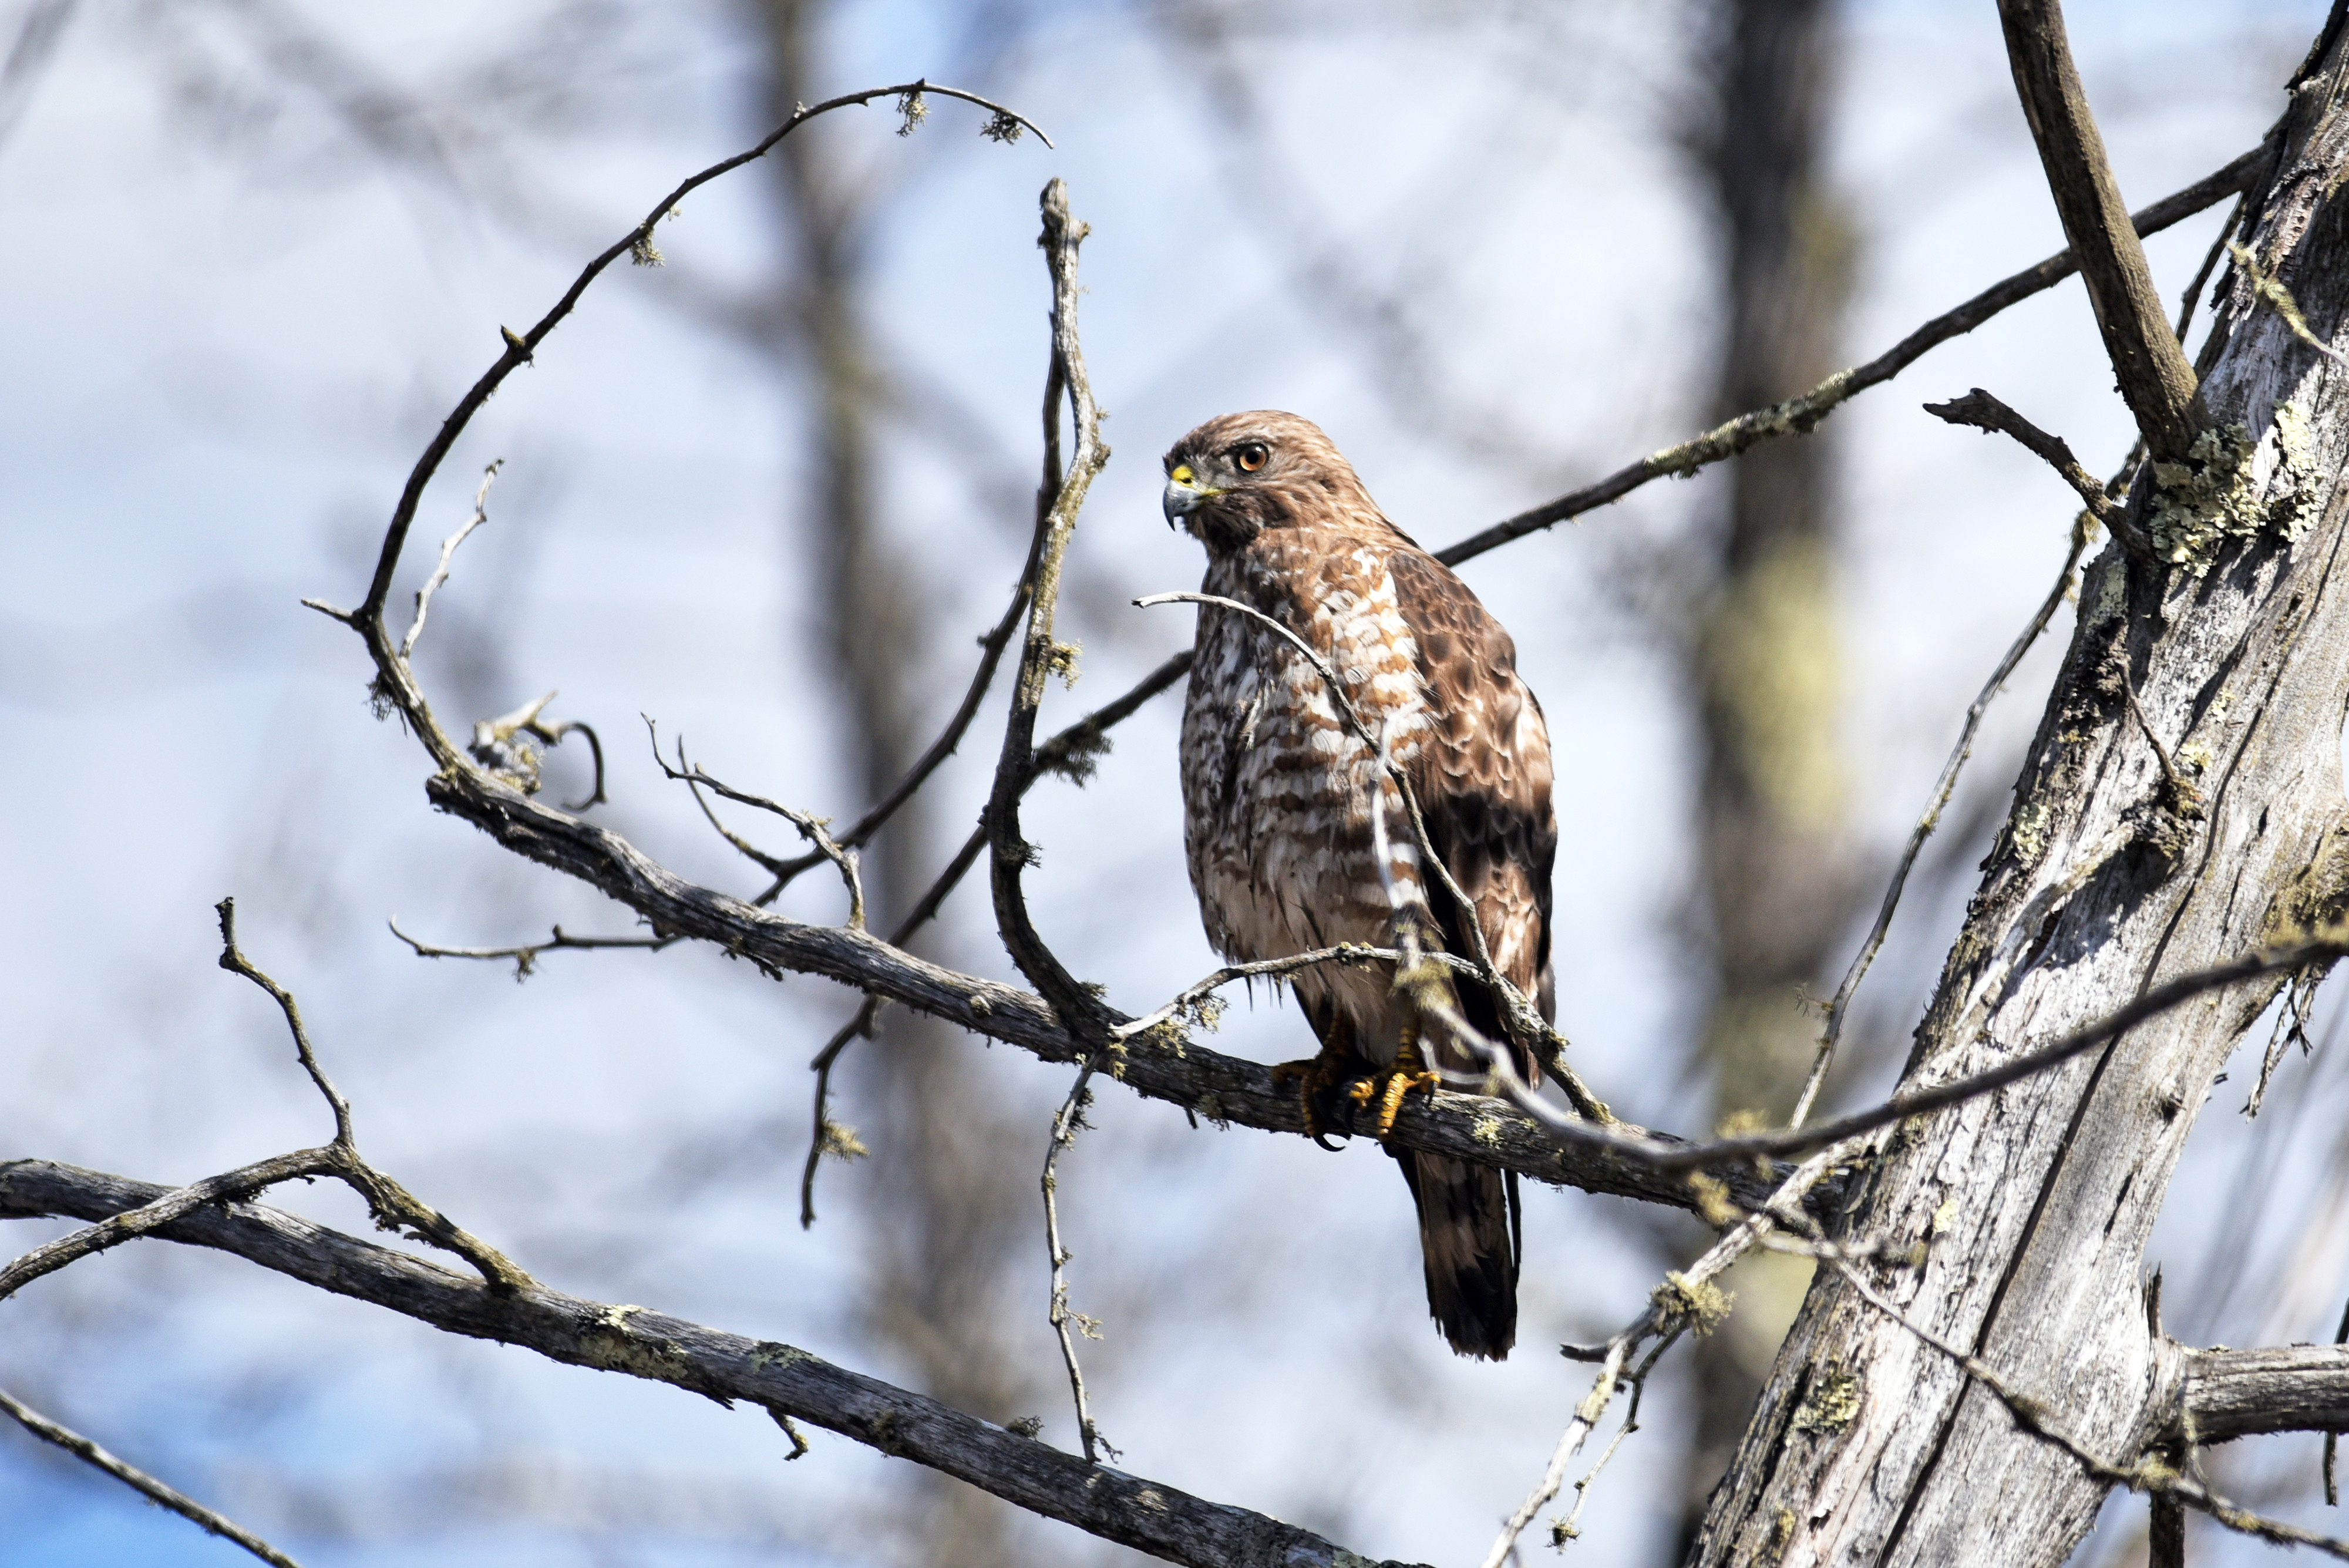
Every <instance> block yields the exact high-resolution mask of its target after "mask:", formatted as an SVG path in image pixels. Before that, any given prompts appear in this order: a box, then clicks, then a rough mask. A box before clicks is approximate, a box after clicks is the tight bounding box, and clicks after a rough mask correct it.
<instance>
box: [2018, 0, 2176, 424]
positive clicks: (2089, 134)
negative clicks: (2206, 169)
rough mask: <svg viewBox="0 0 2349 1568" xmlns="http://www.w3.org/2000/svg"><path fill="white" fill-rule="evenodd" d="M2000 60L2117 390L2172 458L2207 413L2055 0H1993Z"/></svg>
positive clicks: (2060, 7) (2061, 13)
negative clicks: (2002, 48)
mask: <svg viewBox="0 0 2349 1568" xmlns="http://www.w3.org/2000/svg"><path fill="white" fill-rule="evenodd" d="M1998 17H1999V22H2000V24H2001V26H2002V28H2003V30H2004V32H2005V34H2006V57H2007V63H2008V64H2009V65H2011V66H2012V67H2013V69H2014V88H2015V93H2016V96H2017V97H2019V98H2020V99H2022V100H2023V118H2024V119H2027V120H2029V121H2030V122H2031V135H2032V139H2033V140H2035V141H2037V142H2038V144H2039V160H2040V161H2041V162H2042V163H2043V164H2044V165H2045V166H2046V170H2047V187H2048V189H2049V190H2050V191H2051V192H2054V197H2055V211H2056V213H2058V214H2059V215H2060V216H2061V217H2062V218H2063V220H2064V238H2065V239H2066V240H2069V241H2070V242H2071V244H2072V254H2074V255H2075V256H2077V257H2079V258H2080V276H2081V280H2082V281H2083V282H2085V284H2086V285H2087V286H2088V302H2089V304H2090V305H2092V306H2094V307H2095V313H2096V326H2097V327H2099V328H2100V329H2101V330H2102V331H2103V333H2104V337H2105V352H2106V354H2107V355H2108V356H2110V358H2111V359H2112V362H2113V372H2114V374H2115V376H2116V377H2117V378H2118V379H2119V381H2120V389H2121V396H2122V397H2123V398H2124V399H2126V400H2127V402H2128V406H2129V411H2130V412H2131V413H2133V414H2135V415H2136V416H2137V428H2138V429H2139V430H2141V431H2144V432H2145V440H2146V445H2147V447H2148V448H2150V449H2151V450H2152V452H2153V455H2154V456H2155V457H2157V458H2159V459H2162V460H2164V461H2166V462H2180V461H2182V460H2183V459H2184V458H2185V456H2186V449H2187V448H2188V447H2189V446H2191V445H2192V444H2193V441H2194V437H2195V435H2196V433H2197V432H2198V431H2199V430H2200V429H2201V427H2202V425H2203V424H2204V422H2205V421H2204V420H2203V418H2202V416H2201V414H2200V412H2199V410H2198V408H2197V406H2196V404H2195V401H2194V389H2195V377H2194V367H2193V366H2191V365H2189V364H2188V363H2187V361H2186V351H2185V350H2184V349H2183V348H2179V347H2178V337H2177V335H2176V334H2175V333H2174V332H2173V331H2172V330H2171V328H2170V326H2169V319H2168V313H2167V312H2165V311H2164V310H2163V309H2162V306H2161V297H2160V296H2159V295H2158V294H2157V293H2155V292H2154V286H2153V269H2152V267H2151V266H2150V265H2147V262H2146V259H2145V246H2144V245H2143V244H2140V243H2139V242H2138V239H2137V230H2136V229H2135V228H2134V227H2133V226H2132V224H2131V223H2130V219H2129V213H2128V209H2127V207H2126V206H2124V205H2122V203H2121V190H2120V185H2119V183H2118V182H2116V180H2114V178H2113V170H2112V164H2111V163H2110V162H2109V161H2107V160H2106V157H2105V143H2104V139H2103V138H2102V137H2100V136H2099V135H2097V134H2096V120H2095V115H2093V114H2092V113H2090V112H2089V109H2088V99H2087V94H2086V93H2085V92H2084V91H2083V90H2082V89H2081V87H2080V73H2079V70H2078V69H2077V68H2076V67H2075V66H2074V65H2073V64H2072V46H2071V41H2070V40H2069V39H2068V38H2066V37H2065V36H2064V7H2063V5H2062V4H2061V0H1999V5H1998Z"/></svg>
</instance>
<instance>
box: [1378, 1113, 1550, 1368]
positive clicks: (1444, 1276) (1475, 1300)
mask: <svg viewBox="0 0 2349 1568" xmlns="http://www.w3.org/2000/svg"><path fill="white" fill-rule="evenodd" d="M1393 1153H1394V1158H1395V1163H1396V1164H1398V1165H1400V1166H1402V1175H1403V1179H1404V1180H1405V1181H1407V1182H1409V1183H1410V1184H1411V1192H1412V1197H1413V1199H1416V1200H1417V1202H1418V1205H1419V1246H1420V1255H1421V1258H1422V1260H1423V1262H1424V1263H1425V1264H1426V1270H1427V1310H1428V1312H1429V1313H1430V1314H1432V1315H1433V1317H1434V1319H1435V1322H1436V1325H1437V1326H1438V1327H1439V1328H1441V1329H1442V1330H1443V1331H1444V1338H1445V1340H1447V1341H1449V1342H1450V1344H1451V1345H1452V1348H1453V1349H1454V1350H1455V1351H1457V1352H1458V1353H1459V1354H1461V1355H1474V1356H1478V1357H1481V1358H1482V1359H1484V1360H1486V1361H1506V1359H1508V1355H1509V1347H1510V1346H1511V1345H1515V1344H1516V1338H1517V1262H1518V1257H1519V1249H1520V1242H1519V1241H1518V1236H1519V1231H1518V1209H1517V1179H1516V1173H1515V1172H1514V1171H1512V1172H1508V1173H1506V1175H1505V1174H1504V1173H1503V1172H1501V1171H1497V1170H1494V1169H1492V1168H1489V1167H1487V1166H1481V1165H1469V1164H1466V1163H1464V1162H1463V1161H1461V1160H1456V1159H1446V1158H1444V1157H1443V1156H1441V1155H1433V1154H1421V1153H1417V1152H1414V1151H1410V1150H1403V1149H1397V1150H1394V1151H1393Z"/></svg>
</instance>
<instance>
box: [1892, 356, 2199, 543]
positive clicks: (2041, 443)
mask: <svg viewBox="0 0 2349 1568" xmlns="http://www.w3.org/2000/svg"><path fill="white" fill-rule="evenodd" d="M1925 411H1926V412H1927V413H1929V414H1930V415H1932V416H1933V417H1934V418H1935V419H1937V420H1941V421H1945V422H1947V423H1950V424H1953V425H1971V426H1972V427H1973V428H1974V429H1976V430H1978V431H1982V433H1983V434H1985V435H1999V434H2004V435H2010V436H2013V438H2014V439H2015V440H2016V441H2019V442H2021V443H2022V444H2023V448H2024V449H2025V450H2026V451H2028V452H2031V453H2032V454H2033V456H2035V457H2037V458H2038V459H2039V460H2040V461H2041V462H2044V463H2046V464H2047V466H2048V467H2050V468H2052V469H2054V471H2055V475H2056V477H2057V478H2059V479H2061V480H2062V481H2063V482H2064V483H2066V484H2068V485H2070V486H2071V487H2072V489H2073V491H2074V493H2076V494H2077V495H2078V496H2079V497H2080V500H2081V503H2082V504H2084V505H2085V506H2086V507H2087V509H2088V511H2089V512H2090V513H2091V514H2094V516H2095V519H2096V521H2097V522H2099V523H2102V524H2105V525H2106V527H2108V528H2111V529H2112V530H2113V532H2114V533H2115V534H2116V535H2119V537H2120V539H2121V542H2122V543H2123V544H2124V545H2128V546H2129V553H2130V554H2131V555H2133V556H2138V557H2139V558H2140V559H2150V558H2151V557H2152V555H2153V541H2151V540H2150V539H2147V537H2146V536H2145V532H2144V530H2143V529H2141V528H2138V527H2137V525H2136V524H2132V523H2128V522H2127V521H2126V520H2125V519H2124V518H2123V517H2122V515H2121V511H2122V508H2121V505H2120V504H2119V503H2118V502H2116V501H2115V500H2114V499H2113V498H2112V497H2111V496H2109V495H2107V494H2106V493H2105V482H2104V481H2103V480H2101V479H2098V478H2097V477H2096V476H2095V474H2093V473H2090V472H2088V471H2087V470H2086V469H2085V468H2083V467H2081V466H2080V460H2079V459H2078V458H2076V457H2074V456H2073V455H2072V448H2071V446H2070V445H2069V443H2067V442H2066V441H2064V438H2063V437H2061V436H2054V435H2049V434H2048V433H2047V432H2046V431H2043V430H2041V429H2040V428H2039V427H2038V426H2037V425H2034V424H2033V423H2032V422H2031V421H2029V420H2026V419H2024V418H2023V416H2022V415H2021V414H2018V413H2016V412H2015V411H2014V410H2013V409H2011V408H2009V407H2007V406H2006V405H2005V404H2004V403H2002V402H2001V401H1999V400H1997V399H1996V398H1993V397H1992V396H1991V395H1990V394H1989V393H1988V392H1985V391H1983V390H1982V389H1981V388H1980V387H1976V388H1975V389H1973V390H1971V391H1970V392H1968V393H1967V394H1966V395H1965V396H1964V397H1962V398H1952V399H1951V400H1949V401H1948V402H1946V403H1927V404H1926V405H1925ZM2132 541H2134V542H2132Z"/></svg>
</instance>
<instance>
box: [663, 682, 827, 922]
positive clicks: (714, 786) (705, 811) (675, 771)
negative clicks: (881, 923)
mask: <svg viewBox="0 0 2349 1568" xmlns="http://www.w3.org/2000/svg"><path fill="white" fill-rule="evenodd" d="M639 717H641V718H642V719H643V720H644V722H645V734H646V736H647V739H649V740H650V741H651V742H652V748H653V762H654V763H656V764H657V765H658V767H659V768H660V771H661V772H662V774H665V775H667V777H668V778H670V779H672V780H675V781H677V782H678V783H681V784H685V785H687V786H688V788H690V789H692V790H693V792H694V799H695V800H696V801H699V800H700V798H701V791H702V790H704V789H708V790H709V791H710V792H711V793H712V794H719V795H723V796H724V797H725V798H726V799H728V800H730V801H733V802H735V803H737V804H738V805H748V806H755V807H756V808H757V809H759V810H761V811H764V812H771V813H772V814H773V815H777V816H780V817H781V818H782V819H783V820H784V821H785V822H788V823H790V824H791V825H792V826H793V827H795V828H797V829H799V834H800V836H801V837H802V838H804V839H806V840H807V841H808V842H809V843H810V844H812V845H814V846H815V853H816V854H817V855H818V856H820V857H823V859H825V860H829V861H831V862H832V863H833V865H834V866H836V867H839V868H840V879H841V882H842V883H843V885H844V886H845V887H846V888H847V889H848V929H850V930H852V931H861V930H863V929H864V877H863V875H862V874H861V872H860V871H859V869H858V856H857V853H856V851H855V849H854V848H853V847H850V846H843V845H842V844H840V843H839V842H837V841H836V840H834V839H833V836H832V835H831V833H830V832H828V831H827V830H826V829H827V826H828V825H829V824H830V822H831V820H832V819H831V818H829V817H823V816H815V815H811V814H810V813H807V812H804V811H802V810H800V809H799V808H798V807H797V806H791V805H783V804H782V803H781V801H774V800H770V799H768V798H767V797H766V796H765V795H762V794H750V792H749V791H748V790H739V789H736V788H735V787H734V786H733V785H732V784H728V783H726V782H725V781H724V780H723V779H720V778H717V777H715V776H713V775H712V774H709V772H708V771H706V770H705V769H704V768H703V767H702V766H701V764H700V763H688V762H687V761H686V757H685V737H684V736H682V735H679V736H678V739H677V766H675V767H671V766H669V765H668V762H667V759H666V758H665V757H663V756H662V755H661V753H660V732H659V731H658V730H657V729H656V728H655V726H654V724H653V721H652V716H651V715H650V714H640V715H639ZM701 809H702V815H704V816H707V817H709V825H710V826H712V827H715V828H717V829H718V831H719V833H720V834H722V835H724V836H725V837H726V840H727V842H728V843H730V844H731V845H733V846H734V847H735V848H737V849H739V850H740V851H741V852H742V853H743V854H744V855H746V856H748V857H750V858H751V859H752V860H755V861H757V862H758V863H759V864H760V865H761V866H763V867H766V868H767V869H768V870H770V871H778V870H780V869H781V863H780V862H779V861H777V860H776V859H775V858H774V857H772V856H769V855H765V854H762V853H761V852H760V851H759V850H758V849H756V848H754V847H752V846H751V845H750V842H749V841H748V840H747V839H744V838H742V837H740V836H737V835H736V834H733V833H731V832H729V831H728V830H727V828H726V826H725V825H724V824H722V823H720V822H719V820H718V818H717V817H716V816H715V815H711V813H710V811H709V807H708V806H707V805H704V806H703V807H702V808H701Z"/></svg>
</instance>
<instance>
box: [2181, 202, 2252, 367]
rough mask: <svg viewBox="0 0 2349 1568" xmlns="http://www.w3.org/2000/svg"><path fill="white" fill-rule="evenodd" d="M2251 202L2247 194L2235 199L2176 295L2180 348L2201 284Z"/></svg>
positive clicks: (2191, 321) (2199, 297) (2215, 265)
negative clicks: (2192, 277)
mask: <svg viewBox="0 0 2349 1568" xmlns="http://www.w3.org/2000/svg"><path fill="white" fill-rule="evenodd" d="M2250 206H2251V197H2250V196H2249V195H2248V194H2245V195H2242V196H2239V197H2237V198H2236V199H2235V210H2234V211H2233V212H2231V213H2228V214H2227V221H2226V222H2225V223H2221V224H2220V225H2219V233H2218V235H2217V237H2216V238H2214V239H2213V240H2211V242H2210V248H2209V250H2207V251H2205V252H2203V253H2202V265H2201V266H2199V268H2197V269H2196V270H2195V273H2194V280H2193V281H2192V282H2191V283H2189V284H2188V285H2187V286H2186V292H2185V293H2184V294H2183V295H2181V296H2179V297H2178V347H2179V348H2184V347H2185V346H2186V331H2187V328H2189V327H2192V326H2193V325H2194V307H2195V306H2198V305H2199V304H2200V303H2201V302H2202V288H2203V286H2204V285H2205V284H2208V283H2209V281H2210V275H2211V274H2212V273H2214V272H2216V271H2218V269H2219V258H2220V256H2223V255H2225V254H2227V241H2228V239H2229V237H2230V236H2231V235H2232V234H2234V233H2235V231H2236V230H2237V229H2238V228H2240V227H2241V225H2242V222H2243V213H2245V212H2246V211H2247V210H2248V209H2249V208H2250Z"/></svg>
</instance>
